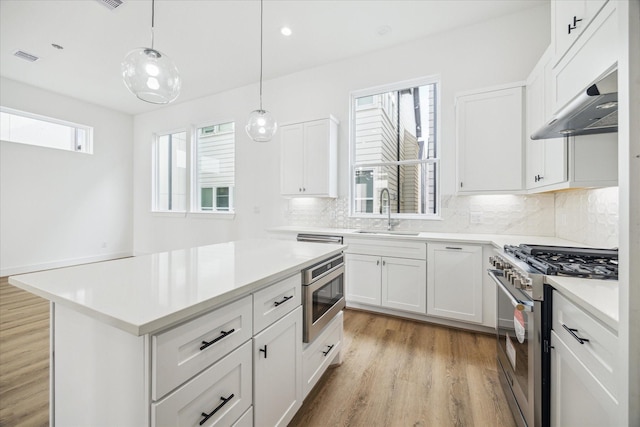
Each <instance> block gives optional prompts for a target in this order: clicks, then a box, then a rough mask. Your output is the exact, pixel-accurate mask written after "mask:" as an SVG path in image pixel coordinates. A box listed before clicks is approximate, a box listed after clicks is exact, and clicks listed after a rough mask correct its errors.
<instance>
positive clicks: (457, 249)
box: [445, 246, 462, 251]
mask: <svg viewBox="0 0 640 427" xmlns="http://www.w3.org/2000/svg"><path fill="white" fill-rule="evenodd" d="M445 249H455V250H456V251H461V250H462V248H459V247H457V246H445Z"/></svg>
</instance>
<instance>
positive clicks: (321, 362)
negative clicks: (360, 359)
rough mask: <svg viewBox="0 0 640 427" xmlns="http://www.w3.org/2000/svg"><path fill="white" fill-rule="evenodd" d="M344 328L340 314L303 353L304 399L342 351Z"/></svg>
mask: <svg viewBox="0 0 640 427" xmlns="http://www.w3.org/2000/svg"><path fill="white" fill-rule="evenodd" d="M342 327H343V315H342V312H340V313H339V314H338V315H337V316H336V317H335V319H333V320H332V321H331V323H329V324H328V325H327V327H326V328H325V330H324V331H322V333H321V334H320V335H319V336H318V337H317V338H316V339H315V341H313V343H311V345H309V346H308V347H307V348H306V349H305V350H304V352H303V353H302V378H303V387H302V393H303V396H304V397H307V394H309V392H310V391H311V389H312V388H313V386H315V385H316V383H317V382H318V380H319V379H320V377H322V374H324V372H325V371H326V369H327V367H328V366H329V365H330V364H331V362H332V361H333V359H334V358H335V356H336V355H337V354H338V353H340V351H341V350H342V337H343V332H342Z"/></svg>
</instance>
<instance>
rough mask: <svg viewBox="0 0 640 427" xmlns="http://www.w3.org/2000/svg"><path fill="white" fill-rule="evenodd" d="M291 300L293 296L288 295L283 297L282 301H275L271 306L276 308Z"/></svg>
mask: <svg viewBox="0 0 640 427" xmlns="http://www.w3.org/2000/svg"><path fill="white" fill-rule="evenodd" d="M291 298H293V295H290V296H288V297H284V299H283V300H282V301H275V302H274V303H273V305H275V306H276V307H277V306H279V305H280V304H284V303H285V302H287V301H289V300H290V299H291Z"/></svg>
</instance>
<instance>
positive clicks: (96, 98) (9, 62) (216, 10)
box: [0, 0, 548, 114]
mask: <svg viewBox="0 0 640 427" xmlns="http://www.w3.org/2000/svg"><path fill="white" fill-rule="evenodd" d="M545 3H548V0H526V1H525V0H509V1H507V0H491V1H489V0H446V1H436V0H414V1H402V0H389V1H385V0H374V1H366V0H353V1H351V0H288V1H287V0H265V2H264V79H265V80H268V79H270V78H274V77H278V76H282V75H286V74H290V73H293V72H296V71H300V70H303V69H306V68H311V67H315V66H318V65H320V64H324V63H329V62H334V61H339V60H342V59H345V58H348V57H352V56H357V55H362V54H365V53H367V52H371V51H375V50H379V49H384V48H388V47H391V46H393V45H397V44H401V43H405V42H408V41H411V40H415V39H419V38H422V37H425V36H427V35H429V34H434V33H438V32H442V31H446V30H451V29H454V28H458V27H462V26H466V25H470V24H473V23H476V22H480V21H485V20H487V19H491V18H495V17H498V16H502V15H506V14H510V13H514V12H516V11H520V10H523V9H527V8H531V7H535V6H537V5H540V4H545ZM284 25H286V26H289V27H290V28H291V29H292V31H293V34H292V35H291V36H289V37H284V36H283V35H281V34H280V28H281V27H282V26H284ZM150 27H151V0H124V3H122V5H120V6H119V7H117V8H116V9H113V10H111V9H109V8H107V7H106V6H104V5H103V4H102V3H101V2H100V1H99V0H0V75H2V76H3V77H7V78H10V79H13V80H17V81H20V82H24V83H27V84H30V85H33V86H37V87H42V88H46V89H49V90H51V91H54V92H58V93H62V94H65V95H68V96H72V97H75V98H78V99H82V100H85V101H89V102H92V103H95V104H99V105H103V106H106V107H109V108H112V109H115V110H119V111H122V112H125V113H129V114H138V113H143V112H147V111H152V110H154V109H158V108H162V106H158V105H153V104H148V103H145V102H143V101H140V100H138V99H137V98H136V97H135V96H134V95H132V94H131V93H129V92H128V90H127V89H126V87H125V86H124V84H123V83H122V78H121V75H120V62H121V61H122V59H123V58H124V56H125V55H126V54H127V52H129V51H130V50H132V49H134V48H136V47H143V46H144V47H148V46H150V44H151V30H150ZM52 44H57V45H60V46H62V47H63V48H64V49H56V48H54V47H52ZM155 48H156V49H158V50H159V51H161V52H163V53H164V54H166V55H167V56H169V57H171V58H172V59H173V60H174V61H175V63H176V65H177V66H178V69H179V70H180V74H181V76H182V79H183V84H182V93H181V95H180V96H179V97H178V99H177V100H176V101H175V103H180V102H185V101H188V100H192V99H195V98H199V97H202V96H205V95H209V94H213V93H219V92H222V91H226V90H229V89H233V88H237V87H241V86H244V85H247V84H251V83H255V82H257V81H258V79H259V70H260V69H259V66H260V63H259V58H260V2H259V1H258V0H231V1H224V0H157V1H156V2H155ZM16 50H23V51H26V52H28V53H31V54H34V55H36V56H38V57H40V60H38V61H36V62H27V61H25V60H23V59H20V58H17V57H15V56H14V55H13V54H14V52H15V51H16Z"/></svg>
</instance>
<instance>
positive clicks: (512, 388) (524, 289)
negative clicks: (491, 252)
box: [488, 244, 618, 427]
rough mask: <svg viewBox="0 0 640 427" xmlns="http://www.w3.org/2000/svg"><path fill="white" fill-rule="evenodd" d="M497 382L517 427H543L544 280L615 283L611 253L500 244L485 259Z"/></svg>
mask: <svg viewBox="0 0 640 427" xmlns="http://www.w3.org/2000/svg"><path fill="white" fill-rule="evenodd" d="M489 261H490V263H491V265H493V267H494V269H490V270H489V271H488V274H489V276H491V278H492V279H493V280H494V281H495V283H496V285H497V287H498V292H497V303H496V307H497V324H498V325H497V328H496V338H497V349H498V357H497V359H498V371H499V374H500V380H501V383H502V386H503V389H504V392H505V396H506V397H507V400H508V401H509V404H510V406H511V410H512V413H513V414H514V418H515V419H516V423H517V424H518V425H519V426H535V427H539V426H548V425H549V419H550V418H549V415H550V396H549V393H550V363H551V358H550V353H549V351H550V335H551V308H552V300H551V296H552V289H553V288H552V287H551V286H549V285H546V284H545V283H544V276H545V275H563V276H571V277H581V278H585V279H591V278H593V279H617V277H618V251H617V250H616V249H592V248H572V247H559V246H540V245H528V244H523V245H519V246H511V245H505V247H504V251H503V252H502V253H500V254H497V255H495V256H492V257H490V259H489Z"/></svg>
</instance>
